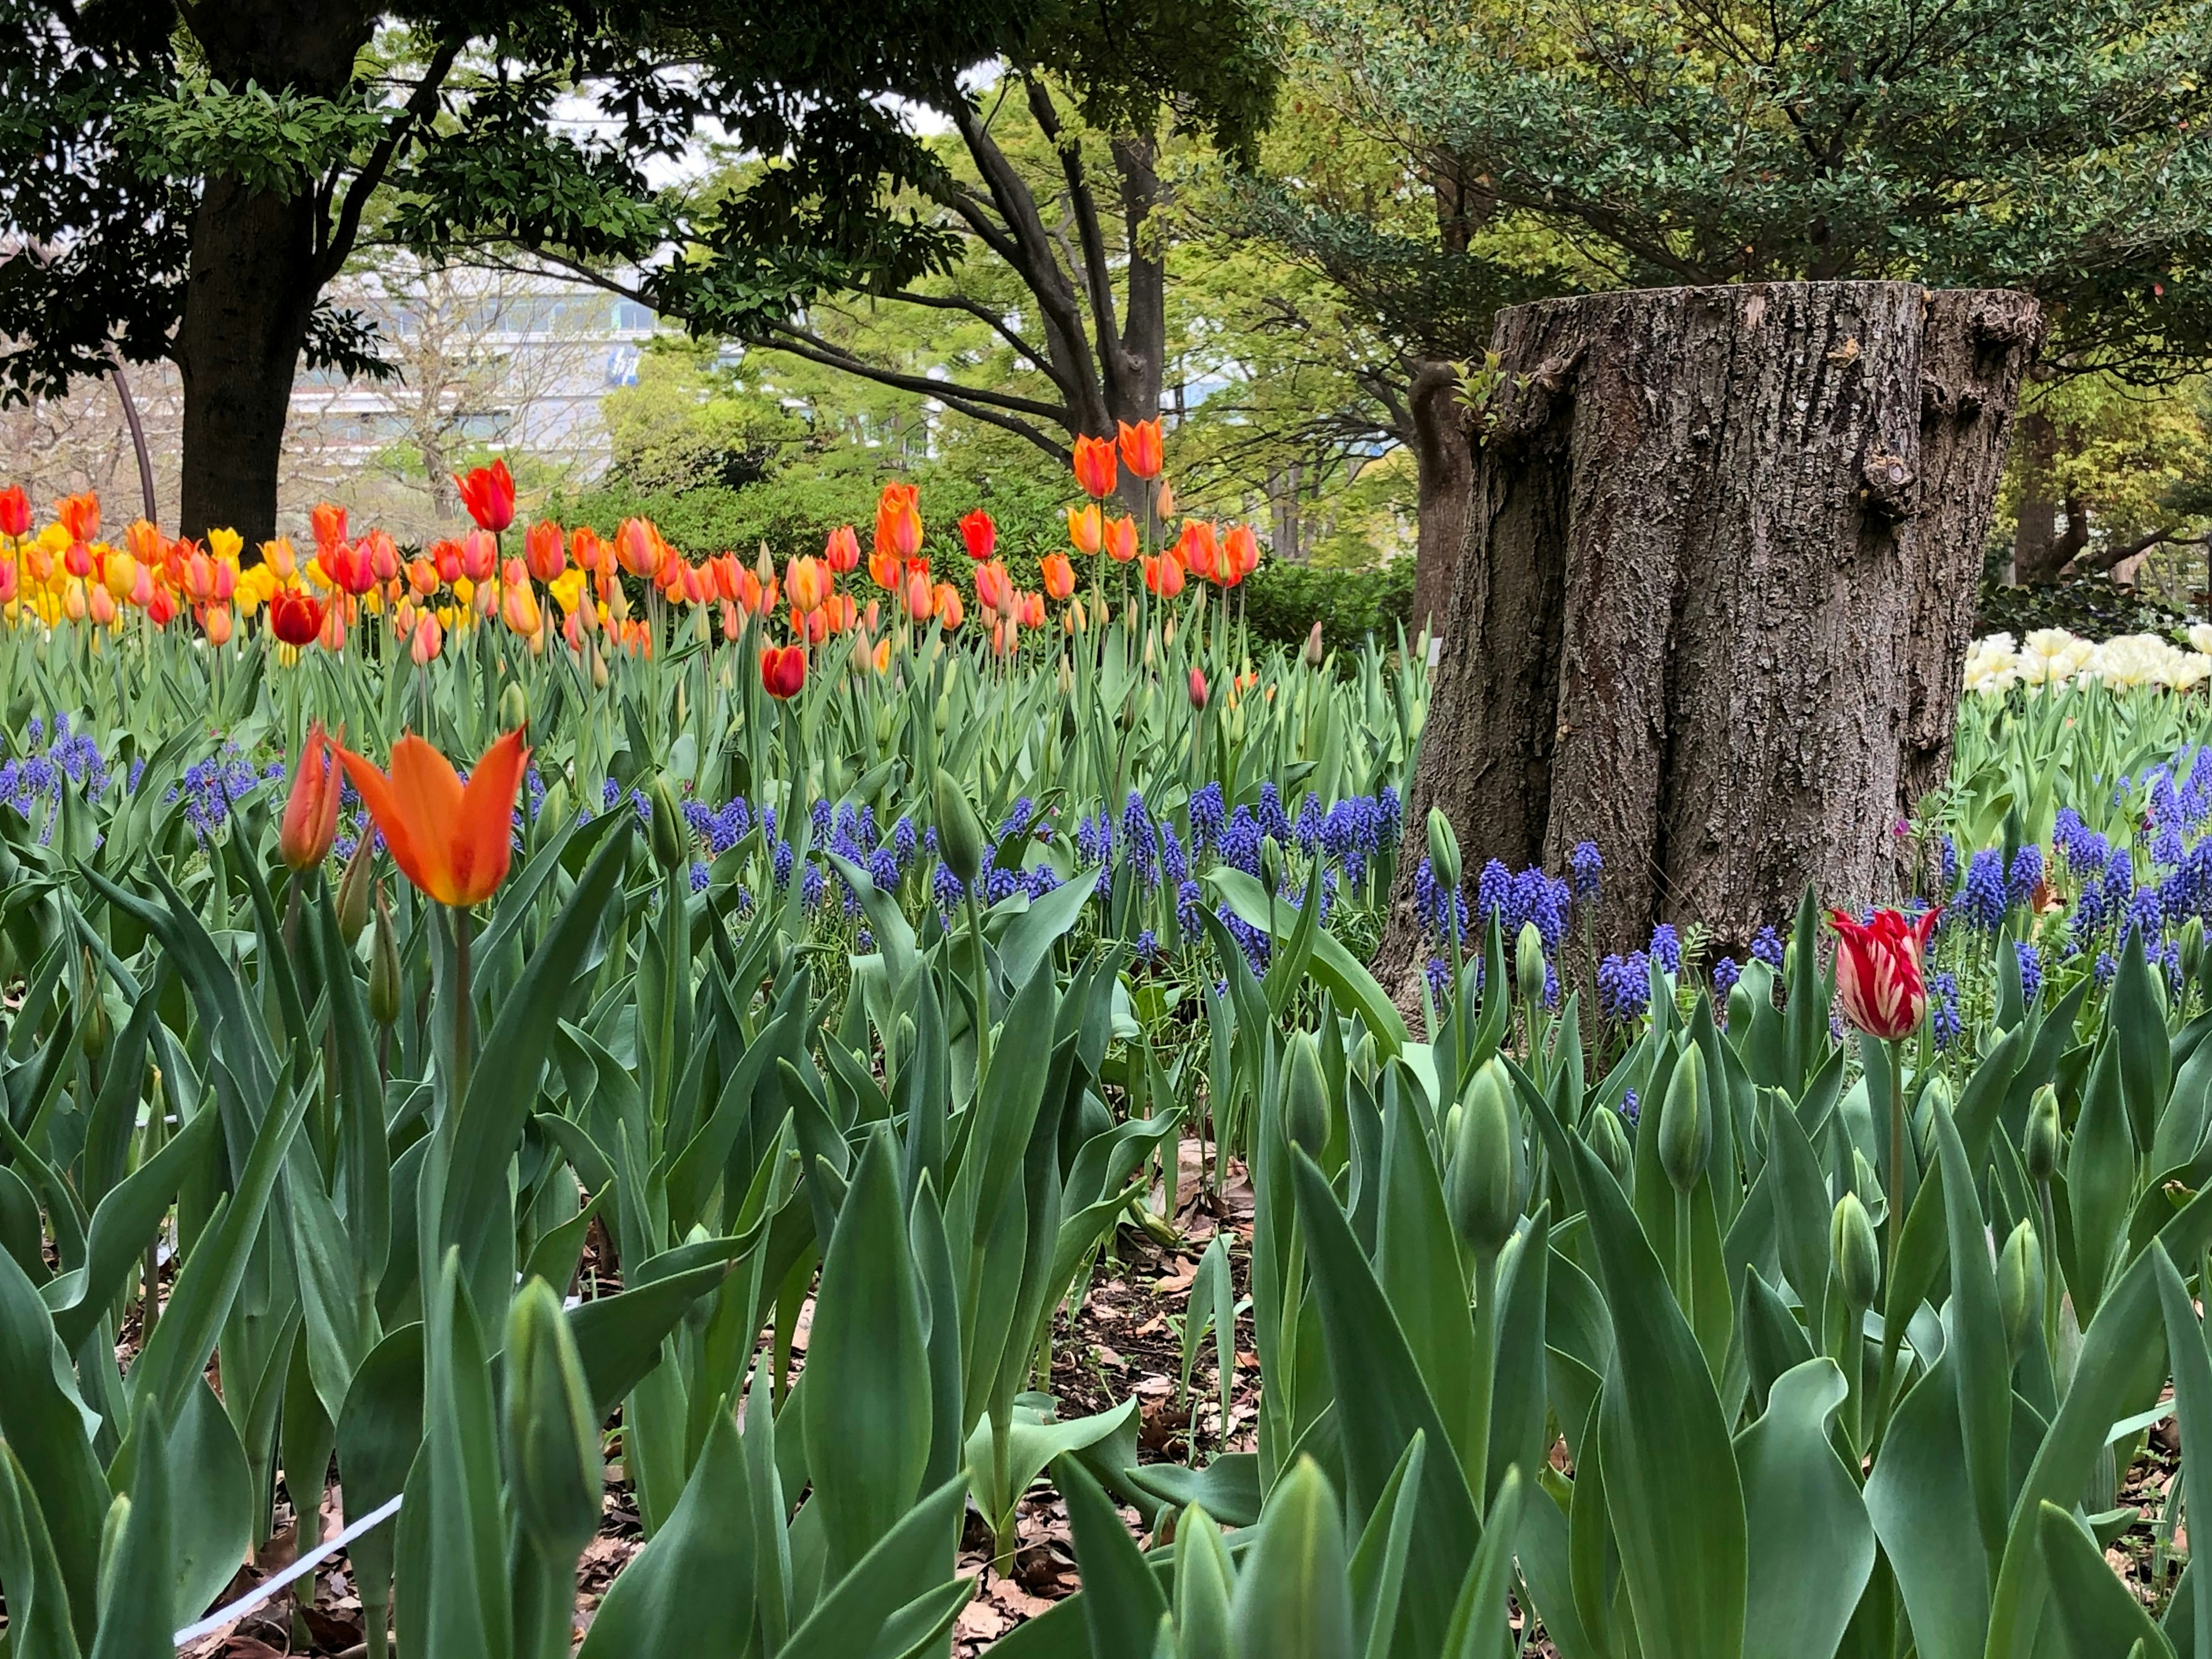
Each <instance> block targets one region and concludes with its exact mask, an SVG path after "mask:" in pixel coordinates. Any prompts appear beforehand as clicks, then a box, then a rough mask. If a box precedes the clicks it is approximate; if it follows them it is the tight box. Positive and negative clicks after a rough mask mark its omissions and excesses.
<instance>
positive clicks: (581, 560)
mask: <svg viewBox="0 0 2212 1659" xmlns="http://www.w3.org/2000/svg"><path fill="white" fill-rule="evenodd" d="M606 546H607V544H605V542H603V541H601V540H600V539H599V532H598V531H596V530H594V529H592V527H591V526H589V525H587V524H580V525H578V526H576V527H575V529H574V530H573V531H571V532H569V534H568V555H569V556H570V557H571V558H572V559H574V561H575V563H576V568H577V569H579V570H596V569H598V568H599V562H600V560H601V559H602V558H603V557H604V556H605V553H606Z"/></svg>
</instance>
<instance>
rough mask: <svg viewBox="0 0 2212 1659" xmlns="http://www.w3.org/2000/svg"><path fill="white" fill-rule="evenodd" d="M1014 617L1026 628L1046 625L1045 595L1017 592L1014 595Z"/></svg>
mask: <svg viewBox="0 0 2212 1659" xmlns="http://www.w3.org/2000/svg"><path fill="white" fill-rule="evenodd" d="M1014 617H1015V619H1016V620H1017V621H1018V622H1019V623H1021V625H1022V626H1023V627H1024V628H1042V627H1043V626H1044V595H1043V594H1042V593H1017V594H1015V595H1014Z"/></svg>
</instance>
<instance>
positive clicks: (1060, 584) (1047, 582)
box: [1037, 553, 1075, 599]
mask: <svg viewBox="0 0 2212 1659" xmlns="http://www.w3.org/2000/svg"><path fill="white" fill-rule="evenodd" d="M1037 570H1038V574H1041V575H1042V576H1043V578H1044V591H1045V592H1048V593H1049V594H1051V595H1052V597H1053V598H1054V599H1072V598H1073V597H1074V594H1075V567H1074V565H1073V564H1071V563H1070V562H1068V557H1067V555H1066V554H1065V553H1048V554H1046V555H1045V556H1044V557H1043V558H1042V559H1040V560H1038V561H1037Z"/></svg>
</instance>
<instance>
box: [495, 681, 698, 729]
mask: <svg viewBox="0 0 2212 1659" xmlns="http://www.w3.org/2000/svg"><path fill="white" fill-rule="evenodd" d="M678 689H679V690H680V689H681V688H680V687H679V688H678ZM529 720H530V702H529V699H528V698H527V697H526V696H524V695H523V690H522V683H521V682H520V680H509V681H508V682H507V690H504V691H502V692H501V693H500V694H499V729H500V730H501V731H502V732H512V731H513V730H514V729H515V728H516V727H517V726H524V725H526V724H528V722H529Z"/></svg>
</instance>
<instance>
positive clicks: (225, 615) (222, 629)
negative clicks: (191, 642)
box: [200, 605, 232, 649]
mask: <svg viewBox="0 0 2212 1659" xmlns="http://www.w3.org/2000/svg"><path fill="white" fill-rule="evenodd" d="M200 627H201V628H202V629H204V630H205V632H206V634H207V642H208V643H209V644H210V645H212V646H215V647H217V648H218V649H219V648H221V647H223V646H226V645H228V644H229V643H230V633H231V627H232V623H231V616H230V609H229V607H228V606H227V605H210V606H209V607H208V608H207V614H206V615H204V617H201V618H200Z"/></svg>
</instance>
